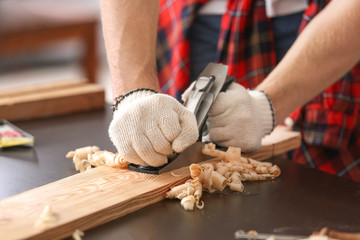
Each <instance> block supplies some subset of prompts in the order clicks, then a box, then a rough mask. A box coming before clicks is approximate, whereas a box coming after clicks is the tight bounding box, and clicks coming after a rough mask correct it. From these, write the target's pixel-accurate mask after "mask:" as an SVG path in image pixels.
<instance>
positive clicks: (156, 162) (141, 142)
mask: <svg viewBox="0 0 360 240" xmlns="http://www.w3.org/2000/svg"><path fill="white" fill-rule="evenodd" d="M133 148H134V150H135V151H136V153H137V155H138V156H139V157H140V158H141V160H142V161H144V162H145V163H146V164H143V165H150V166H155V167H158V166H161V165H163V164H165V163H167V162H168V160H167V156H165V155H163V154H160V153H157V152H156V151H155V150H154V148H153V143H152V142H150V141H149V139H148V138H147V137H146V136H145V135H142V136H141V137H140V138H139V139H137V141H134V142H133Z"/></svg>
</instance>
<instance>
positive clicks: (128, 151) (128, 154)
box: [117, 143, 148, 165]
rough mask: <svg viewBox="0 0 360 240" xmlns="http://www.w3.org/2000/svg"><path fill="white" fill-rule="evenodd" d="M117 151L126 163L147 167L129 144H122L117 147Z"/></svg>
mask: <svg viewBox="0 0 360 240" xmlns="http://www.w3.org/2000/svg"><path fill="white" fill-rule="evenodd" d="M117 150H118V153H119V155H120V156H122V157H123V158H124V159H125V160H126V161H127V162H131V163H135V164H138V165H148V164H147V163H146V162H145V161H144V160H142V159H141V157H140V156H139V155H138V154H137V153H136V151H135V149H134V148H133V147H132V146H131V144H130V143H129V144H126V145H125V144H122V145H120V146H117Z"/></svg>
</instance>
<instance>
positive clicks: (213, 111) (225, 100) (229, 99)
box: [209, 83, 249, 116]
mask: <svg viewBox="0 0 360 240" xmlns="http://www.w3.org/2000/svg"><path fill="white" fill-rule="evenodd" d="M248 100H249V94H248V93H247V91H246V89H245V88H244V87H243V86H241V85H240V84H238V83H231V85H230V86H229V87H228V89H227V90H226V92H220V93H219V95H218V97H217V98H216V100H215V102H214V104H213V105H212V106H211V108H210V111H209V116H216V115H220V114H223V113H224V111H226V110H228V109H234V108H236V107H238V106H239V104H242V103H244V104H246V103H247V102H248Z"/></svg>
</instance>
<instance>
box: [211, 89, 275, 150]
mask: <svg viewBox="0 0 360 240" xmlns="http://www.w3.org/2000/svg"><path fill="white" fill-rule="evenodd" d="M271 108H272V107H271V105H270V101H269V100H268V99H267V97H266V95H265V94H264V93H263V92H261V91H257V90H254V91H251V90H246V89H245V88H244V87H242V86H241V85H239V84H237V83H232V84H231V85H230V86H229V88H228V89H227V91H226V92H221V93H220V94H219V96H218V97H217V99H216V101H215V103H214V105H213V106H212V107H211V109H210V111H209V117H208V122H209V128H210V129H209V135H210V139H211V141H213V142H215V143H217V144H219V145H221V146H225V147H228V146H233V147H240V148H241V150H242V151H244V152H251V151H254V150H256V149H258V148H259V147H260V145H261V139H262V138H263V137H264V136H265V135H266V134H269V133H270V132H271V131H272V129H273V121H274V116H273V114H272V110H271Z"/></svg>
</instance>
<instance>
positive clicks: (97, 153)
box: [66, 146, 129, 172]
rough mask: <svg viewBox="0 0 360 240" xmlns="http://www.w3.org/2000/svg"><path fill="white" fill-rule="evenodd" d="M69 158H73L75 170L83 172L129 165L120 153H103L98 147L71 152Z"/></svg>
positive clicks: (88, 147) (67, 155)
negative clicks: (97, 168)
mask: <svg viewBox="0 0 360 240" xmlns="http://www.w3.org/2000/svg"><path fill="white" fill-rule="evenodd" d="M66 157H67V158H72V159H73V162H74V165H75V169H76V170H77V171H80V172H83V171H86V170H89V169H91V168H94V167H98V166H109V167H120V168H127V165H128V164H129V163H128V162H126V161H125V160H124V159H123V158H122V157H121V156H120V155H119V154H118V153H113V152H109V151H105V150H104V151H101V150H100V148H99V147H97V146H87V147H82V148H78V149H76V150H74V151H70V152H68V153H67V154H66Z"/></svg>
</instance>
